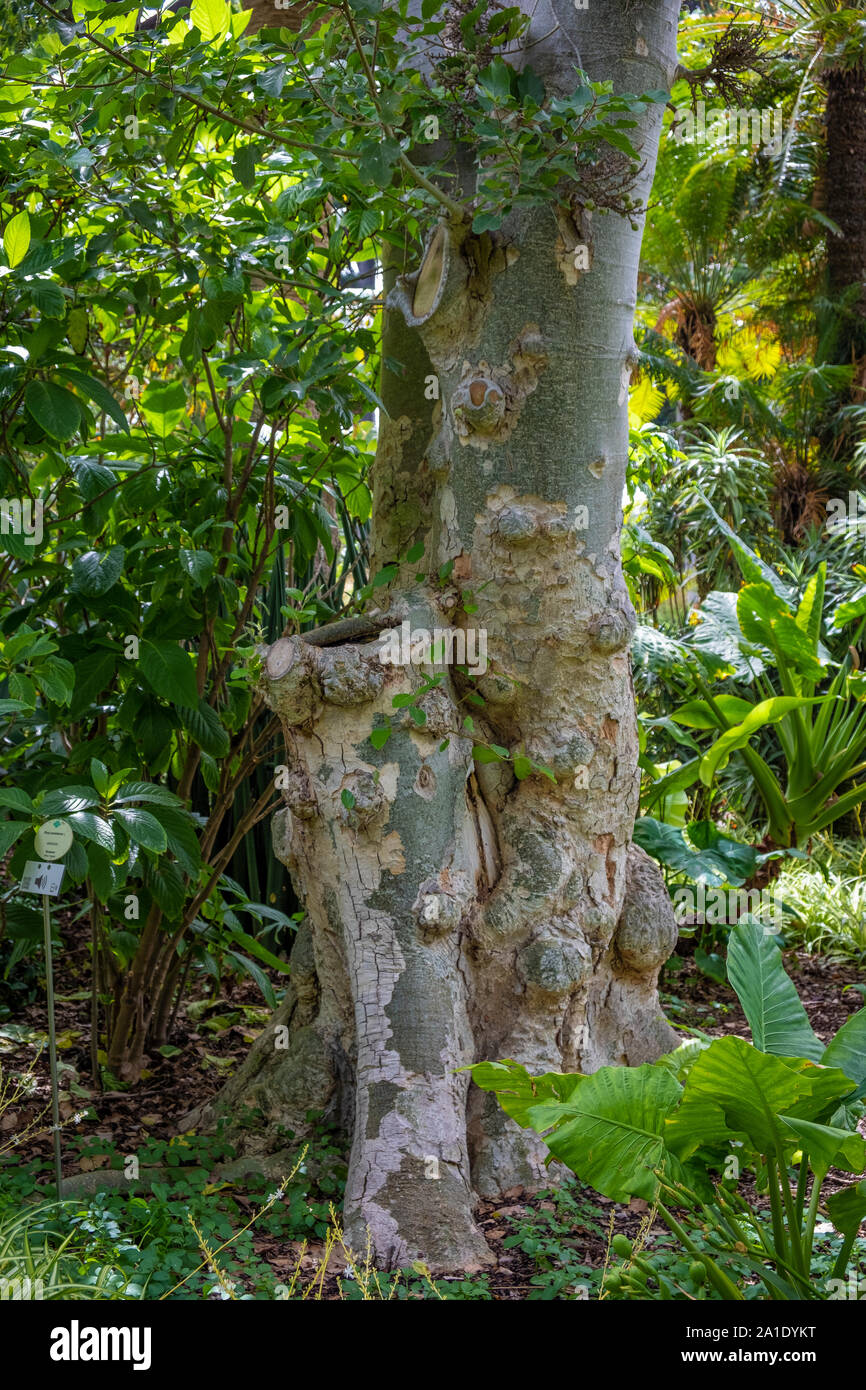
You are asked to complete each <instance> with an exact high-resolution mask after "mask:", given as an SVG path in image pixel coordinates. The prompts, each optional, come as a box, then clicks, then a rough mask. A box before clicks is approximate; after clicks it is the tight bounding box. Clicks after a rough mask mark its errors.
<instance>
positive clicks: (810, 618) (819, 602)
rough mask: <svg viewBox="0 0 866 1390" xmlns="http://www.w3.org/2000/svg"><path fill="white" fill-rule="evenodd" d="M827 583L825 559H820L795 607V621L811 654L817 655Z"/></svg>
mask: <svg viewBox="0 0 866 1390" xmlns="http://www.w3.org/2000/svg"><path fill="white" fill-rule="evenodd" d="M826 584H827V561H826V560H822V561H821V563H820V565H819V566H818V568H817V570H816V571H815V573H814V574H813V575H812V578H811V579H810V580H809V583H808V584H807V585H806V591H805V593H804V594H803V597H802V599H801V601H800V606H799V608H798V609H797V615H796V618H795V622H796V624H797V626H798V627H799V628H800V629H801V630H802V631H803V632H804V633H805V634H806V637H807V638H808V641H809V644H810V648H811V651H812V654H813V655H817V652H818V643H819V641H820V639H821V618H822V616H823V613H824V591H825V588H826Z"/></svg>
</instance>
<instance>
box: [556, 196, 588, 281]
mask: <svg viewBox="0 0 866 1390" xmlns="http://www.w3.org/2000/svg"><path fill="white" fill-rule="evenodd" d="M591 221H592V213H590V212H588V211H587V210H586V209H585V208H582V207H580V206H579V205H577V204H576V205H575V208H574V210H573V211H572V212H568V211H567V210H566V209H565V208H561V207H560V208H557V210H556V223H557V226H558V228H559V235H558V237H557V239H556V249H555V255H556V264H557V265H558V266H559V269H560V271H561V272H562V274H563V276H564V277H565V283H566V284H567V285H576V284H577V283H578V281H579V280H580V278H581V276H582V275H586V273H587V272H588V271H589V270H591V269H592V260H593V245H592V232H591V227H590V224H591Z"/></svg>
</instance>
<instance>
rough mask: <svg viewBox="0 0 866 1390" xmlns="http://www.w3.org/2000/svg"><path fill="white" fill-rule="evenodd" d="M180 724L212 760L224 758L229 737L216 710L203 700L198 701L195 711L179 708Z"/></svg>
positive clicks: (227, 749)
mask: <svg viewBox="0 0 866 1390" xmlns="http://www.w3.org/2000/svg"><path fill="white" fill-rule="evenodd" d="M178 713H179V715H180V722H181V724H182V725H183V727H184V728H185V729H186V731H187V733H188V734H189V735H190V737H191V738H192V740H193V742H194V743H197V744H198V746H199V748H202V749H204V751H205V753H210V755H211V757H212V758H224V757H225V756H226V754H227V753H228V751H229V736H228V734H227V733H226V731H225V729H224V728H223V726H222V724H221V722H220V717H219V715H218V714H217V712H216V710H214V709H212V708H211V706H210V705H209V704H207V702H206V701H205V700H200V701H199V703H198V707H197V708H196V709H184V708H183V707H179V709H178Z"/></svg>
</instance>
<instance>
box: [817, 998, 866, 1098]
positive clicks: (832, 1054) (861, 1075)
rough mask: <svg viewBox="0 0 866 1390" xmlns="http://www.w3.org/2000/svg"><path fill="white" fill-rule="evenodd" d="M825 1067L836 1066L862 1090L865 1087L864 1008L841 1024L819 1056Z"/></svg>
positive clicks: (865, 1043)
mask: <svg viewBox="0 0 866 1390" xmlns="http://www.w3.org/2000/svg"><path fill="white" fill-rule="evenodd" d="M821 1061H822V1063H823V1064H824V1066H825V1067H838V1068H839V1070H840V1071H843V1072H844V1073H845V1075H846V1076H850V1078H851V1080H852V1081H856V1082H857V1085H858V1086H859V1087H860V1088H861V1090H863V1089H864V1088H866V1009H860V1010H859V1011H858V1012H857V1013H856V1014H852V1016H851V1017H850V1018H849V1019H848V1020H847V1022H845V1023H843V1024H842V1027H841V1028H840V1029H839V1031H838V1033H837V1034H836V1036H835V1038H832V1039H831V1041H830V1042H829V1043H828V1044H827V1046H826V1047H825V1049H824V1052H823V1054H822V1056H821Z"/></svg>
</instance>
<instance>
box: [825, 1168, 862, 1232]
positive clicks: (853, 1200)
mask: <svg viewBox="0 0 866 1390" xmlns="http://www.w3.org/2000/svg"><path fill="white" fill-rule="evenodd" d="M827 1211H828V1212H829V1214H830V1220H831V1221H832V1222H833V1225H834V1226H835V1227H836V1230H837V1231H841V1232H842V1235H843V1236H856V1235H857V1232H858V1231H859V1230H860V1225H861V1223H862V1221H863V1220H864V1218H866V1178H861V1179H860V1181H859V1182H858V1183H854V1184H853V1185H852V1186H851V1187H846V1188H843V1190H842V1191H841V1192H834V1193H833V1195H832V1196H831V1197H828V1198H827Z"/></svg>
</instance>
